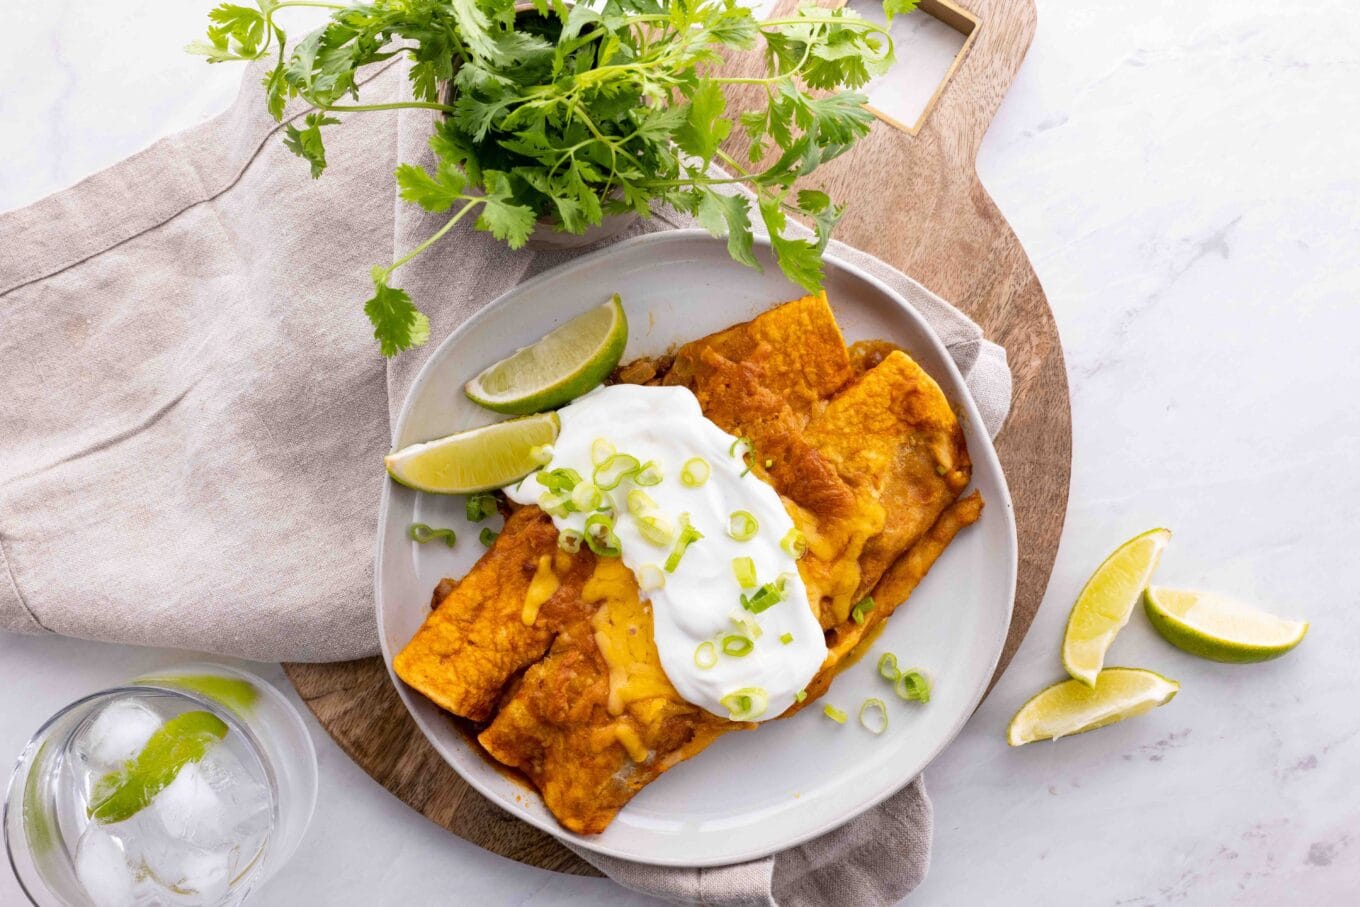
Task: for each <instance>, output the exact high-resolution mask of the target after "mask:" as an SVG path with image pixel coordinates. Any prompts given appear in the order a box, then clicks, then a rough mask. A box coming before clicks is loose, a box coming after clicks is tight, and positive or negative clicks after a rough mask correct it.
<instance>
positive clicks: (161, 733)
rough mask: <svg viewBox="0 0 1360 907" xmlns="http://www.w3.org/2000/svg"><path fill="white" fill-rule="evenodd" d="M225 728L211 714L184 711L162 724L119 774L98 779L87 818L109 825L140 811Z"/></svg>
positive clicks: (223, 731) (219, 719)
mask: <svg viewBox="0 0 1360 907" xmlns="http://www.w3.org/2000/svg"><path fill="white" fill-rule="evenodd" d="M225 736H227V725H226V722H224V721H223V720H222V719H221V718H218V717H217V716H216V715H214V714H213V713H212V712H197V711H196V712H185V713H184V714H182V715H177V716H176V717H174V718H171V719H170V720H169V721H167V722H165V724H163V725H161V726H160V727H159V728H158V729H157V730H156V732H155V733H154V734H152V735H151V739H149V740H147V742H146V746H144V747H142V751H141V752H140V753H138V754H137V757H136V758H135V759H133V760H132V761H131V762H129V763H128V764H127V766H126V767H125V768H124V769H123V770H122V771H117V772H110V773H109V774H107V775H105V776H104V777H102V778H100V779H99V781H98V782H97V783H96V784H95V786H94V791H93V792H92V793H91V794H90V817H91V818H92V819H94V820H95V821H96V822H100V823H102V824H105V825H108V824H110V823H113V822H122V821H124V820H125V819H130V818H132V817H133V816H135V815H136V814H137V813H139V812H141V811H142V809H144V808H145V807H146V806H147V804H149V803H150V802H151V800H152V798H154V797H155V796H156V794H158V793H160V792H161V791H162V790H164V789H165V788H166V787H167V786H169V784H170V782H172V781H174V780H175V776H176V775H178V774H179V770H180V769H182V768H184V766H186V765H188V764H189V763H190V762H197V761H198V760H200V759H202V758H203V754H204V753H206V752H207V751H208V747H210V746H212V745H213V744H214V743H216V742H217V741H219V740H221V739H222V738H223V737H225Z"/></svg>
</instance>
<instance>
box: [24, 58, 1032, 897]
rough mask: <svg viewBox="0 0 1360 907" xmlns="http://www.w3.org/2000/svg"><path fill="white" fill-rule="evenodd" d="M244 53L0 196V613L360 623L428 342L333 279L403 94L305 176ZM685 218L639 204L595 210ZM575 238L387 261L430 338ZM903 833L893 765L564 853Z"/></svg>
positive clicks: (97, 627) (840, 891) (236, 623)
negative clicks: (792, 808) (858, 810)
mask: <svg viewBox="0 0 1360 907" xmlns="http://www.w3.org/2000/svg"><path fill="white" fill-rule="evenodd" d="M404 66H405V63H404V61H402V60H400V59H397V60H393V61H392V62H389V63H388V64H386V65H385V66H383V67H380V68H375V69H374V70H373V71H372V72H371V73H370V74H369V76H368V78H367V80H366V82H365V83H364V85H363V89H362V90H363V94H364V99H365V100H366V101H382V100H385V99H396V98H397V97H399V96H400V95H401V94H402V92H403V89H404V85H405V78H404V72H403V67H404ZM258 75H259V73H258V72H252V73H249V74H248V75H247V76H246V77H245V79H244V82H243V85H244V87H243V90H242V93H241V96H240V97H239V98H238V99H237V101H236V102H235V103H234V104H233V105H232V106H231V108H229V109H228V110H227V111H226V112H225V113H224V114H222V115H221V116H219V117H217V118H216V119H214V120H212V121H210V122H208V123H205V124H203V125H202V126H199V127H197V128H195V129H192V130H189V131H187V132H184V133H181V134H179V135H175V136H171V137H170V138H168V139H165V140H163V141H161V142H159V143H157V144H156V145H155V146H153V147H151V148H150V149H148V150H146V151H144V152H142V153H140V154H137V155H135V156H134V157H132V158H129V159H128V160H126V161H123V162H122V163H120V164H118V165H116V166H114V167H112V168H110V169H108V170H105V171H103V172H102V173H99V174H96V175H95V176H93V177H91V178H89V179H87V180H85V181H84V182H82V183H80V184H79V185H77V186H75V187H74V188H72V189H69V190H67V191H65V192H61V193H58V194H57V195H54V196H52V197H50V198H47V199H45V200H43V201H41V202H38V203H37V204H35V205H32V206H30V207H28V208H24V209H21V210H18V211H14V212H10V213H7V214H4V215H0V320H2V323H3V330H0V383H2V385H3V387H4V393H3V394H0V628H3V629H7V630H11V631H18V632H51V633H62V634H69V635H72V636H82V637H87V638H92V639H103V640H109V641H115V642H128V643H140V644H148V645H161V646H174V647H183V648H193V649H200V650H206V651H212V652H221V653H224V654H230V655H236V656H241V657H245V658H255V659H261V660H296V661H327V660H338V659H346V658H354V657H358V656H364V655H370V654H372V653H374V652H376V651H377V649H378V643H377V631H376V627H375V624H374V618H373V605H372V587H373V586H372V576H371V573H370V571H371V569H372V568H371V564H372V546H373V534H374V527H373V519H374V515H375V514H376V513H377V505H378V499H379V496H380V493H381V489H382V483H383V481H385V479H384V477H383V474H382V470H381V469H377V468H375V464H377V463H378V461H379V458H380V456H381V455H382V454H383V453H385V452H386V451H387V450H388V448H389V445H390V443H391V426H392V423H393V420H394V418H395V414H396V412H397V409H398V407H399V406H400V404H401V401H402V399H403V397H404V396H405V394H406V390H407V388H408V387H409V386H410V384H411V381H412V379H413V377H414V375H415V373H416V371H417V370H418V369H419V367H420V365H421V364H422V362H423V361H424V356H425V355H428V351H429V349H431V348H433V345H434V344H431V345H430V347H427V348H425V349H424V350H417V351H414V352H410V353H407V354H405V355H403V356H401V357H398V358H397V359H395V360H391V361H387V362H385V361H384V360H382V359H381V358H379V357H378V355H377V353H376V349H375V346H374V342H373V339H372V337H371V336H370V328H369V325H368V323H367V321H366V319H365V318H364V316H363V314H362V312H361V311H360V307H359V305H358V303H359V302H360V301H361V300H363V299H364V298H366V297H367V295H368V292H369V284H368V277H367V268H368V266H369V265H371V264H379V263H384V262H387V261H390V260H392V259H393V257H394V255H397V254H400V253H402V252H404V251H406V250H408V249H409V248H411V247H412V246H413V245H415V244H416V243H417V242H419V241H420V240H422V239H423V238H424V237H426V236H428V235H429V233H430V231H431V229H432V227H431V218H430V216H429V215H427V214H425V213H424V212H422V211H420V210H419V209H416V208H414V207H412V206H409V205H407V204H405V203H403V202H402V201H401V200H400V199H398V198H397V197H396V193H395V192H394V191H393V183H392V180H391V177H390V174H391V172H392V170H393V169H394V168H395V166H396V164H397V163H398V162H399V161H411V162H416V163H422V162H428V151H427V149H426V147H425V139H426V137H427V136H428V133H429V128H430V122H431V121H430V118H429V115H428V114H427V113H425V112H411V111H402V112H401V113H400V114H396V113H391V112H383V113H367V114H364V115H362V116H352V117H349V118H348V122H346V123H345V124H344V125H343V126H342V127H340V128H333V129H332V130H331V131H330V132H329V133H328V137H327V148H328V152H329V154H328V157H329V163H330V167H329V169H328V171H327V173H326V174H325V176H324V177H323V178H322V179H320V180H316V181H313V180H311V179H309V178H308V174H307V168H306V166H305V165H303V164H302V163H301V162H300V161H297V160H296V159H294V158H293V157H292V155H291V154H290V153H289V152H287V151H286V150H285V149H284V148H283V147H282V144H281V143H280V142H279V141H278V136H277V133H278V132H279V127H278V125H277V124H276V123H274V122H273V121H272V120H271V119H270V118H269V117H268V115H267V114H266V112H265V109H264V104H263V102H262V98H261V97H260V92H259V88H258V85H259V79H258V78H257V77H258ZM300 112H301V111H300V110H297V109H290V110H289V111H288V113H287V116H288V117H290V118H291V117H295V116H296V115H297V114H298V113H300ZM687 225H688V222H686V221H684V220H682V219H678V218H675V217H673V216H672V217H664V216H662V217H658V218H656V219H653V220H645V221H640V222H639V223H638V224H636V225H634V226H633V227H631V228H630V229H629V230H628V231H626V232H624V233H623V234H622V235H623V236H629V235H636V234H638V233H641V232H647V231H651V230H656V229H664V228H667V227H675V226H687ZM464 226H467V227H470V225H460V227H464ZM830 252H831V254H832V255H835V256H838V257H840V258H843V259H846V260H848V261H850V262H852V263H854V264H856V265H858V266H860V267H862V268H864V269H866V270H868V271H870V272H871V273H873V274H875V275H876V276H877V277H879V278H880V279H882V280H883V281H884V282H886V283H887V284H888V285H890V286H892V287H893V288H894V289H896V290H897V291H898V292H900V293H901V294H902V295H903V296H904V297H905V298H906V299H907V300H908V301H909V302H910V303H911V304H912V305H914V306H916V307H917V309H918V310H919V311H920V312H921V313H922V315H924V316H925V317H926V318H927V320H929V321H930V323H931V324H932V325H933V326H934V328H935V330H936V331H937V332H938V333H939V334H940V336H941V338H942V339H943V340H944V342H945V345H946V346H947V347H948V349H949V351H950V353H951V355H952V356H953V357H954V359H955V361H956V362H957V363H958V365H959V368H960V370H961V371H962V372H963V374H964V375H965V377H966V379H967V382H968V387H969V389H970V391H971V392H972V393H973V395H974V397H975V398H976V400H977V402H978V404H979V408H980V409H981V412H982V415H983V419H984V422H985V423H986V426H987V428H988V430H989V431H991V432H992V433H993V434H994V433H995V432H996V431H997V430H998V429H999V428H1000V425H1001V422H1002V421H1003V420H1004V418H1005V415H1006V412H1007V410H1008V408H1009V404H1010V372H1009V370H1008V368H1007V366H1006V358H1005V352H1004V351H1003V350H1002V349H1001V348H1000V347H998V346H996V345H995V344H992V343H990V342H988V341H986V340H985V339H983V337H982V332H981V330H980V329H979V328H978V326H977V325H976V324H974V323H973V322H972V321H970V320H969V319H968V318H966V317H965V316H964V315H963V314H962V313H960V312H959V311H958V310H957V309H954V308H953V307H952V306H950V305H949V304H948V303H946V302H944V301H943V300H941V299H940V298H939V297H937V296H935V295H933V294H932V293H930V292H929V291H928V290H926V289H925V288H923V287H921V286H920V285H919V284H916V283H914V282H913V281H912V280H910V279H909V278H907V277H905V276H904V275H902V274H901V273H900V272H898V271H896V270H894V269H892V268H890V267H889V266H887V265H885V264H883V263H882V262H879V261H877V260H876V259H873V258H871V257H870V256H867V255H865V254H863V253H861V252H858V251H856V250H854V249H850V248H847V247H845V246H843V245H839V244H834V243H833V245H832V247H831V249H830ZM579 254H580V252H579V250H566V251H563V250H558V251H543V250H539V251H531V250H521V251H518V252H511V251H509V250H508V249H506V248H505V247H504V246H503V245H501V244H500V243H498V242H497V241H495V240H494V239H493V238H492V237H490V236H489V235H487V234H484V233H477V232H474V231H472V230H471V229H470V228H469V229H459V230H458V231H457V232H455V233H452V234H450V235H449V236H448V237H446V238H445V239H444V240H443V241H442V243H441V244H440V245H439V246H437V247H435V248H434V249H433V250H432V251H431V253H427V254H425V255H423V256H421V257H419V258H417V259H416V260H415V261H414V262H412V263H411V264H410V265H408V266H407V267H405V268H403V270H402V271H400V272H399V283H400V285H402V286H404V287H406V288H407V289H408V290H410V291H411V293H412V295H413V296H414V297H415V298H416V299H417V300H418V301H419V303H420V304H421V306H422V307H423V308H424V310H425V311H426V312H427V313H428V314H429V316H430V320H431V325H432V331H431V333H432V336H433V337H435V338H439V337H442V336H445V335H446V334H447V333H448V332H449V331H451V330H452V329H453V328H454V327H456V326H457V325H458V324H460V323H461V322H462V321H463V320H464V319H466V318H467V317H468V316H469V315H471V314H472V313H473V312H474V311H476V310H477V309H478V308H479V307H481V306H482V305H485V304H486V303H487V302H488V301H490V300H492V299H494V298H495V297H496V296H498V295H500V294H501V293H503V292H504V291H506V290H508V289H510V288H511V287H513V286H515V285H516V284H518V283H520V282H521V281H523V280H524V279H525V278H527V277H529V276H531V275H533V274H535V273H538V272H540V271H543V270H545V269H547V268H550V267H552V266H554V265H556V264H559V263H561V262H563V261H566V260H568V259H570V258H572V257H575V256H576V255H579ZM930 832H931V817H930V804H929V801H928V800H927V798H926V796H925V791H924V787H923V786H922V784H921V781H920V779H917V780H916V781H914V782H913V783H912V784H910V785H908V786H907V787H905V788H904V789H903V790H902V791H900V792H899V793H898V794H896V795H895V796H894V797H893V798H891V799H889V800H888V801H886V802H885V803H884V804H882V805H880V806H879V807H877V808H875V809H873V810H870V811H869V812H868V813H866V814H865V815H864V816H862V817H860V818H859V819H857V820H855V821H854V822H851V823H849V824H848V825H846V826H844V827H843V828H841V829H839V830H837V831H835V832H832V833H831V834H828V835H826V836H824V837H822V838H820V839H817V840H815V841H813V842H810V843H808V844H805V845H803V846H802V847H798V848H795V849H793V850H791V851H789V852H786V853H781V854H779V855H777V856H775V857H771V858H767V859H765V860H757V861H754V862H751V863H746V864H742V865H739V866H730V867H725V868H721V869H709V870H686V869H668V868H660V867H654V866H643V865H639V864H632V863H627V862H622V861H617V860H609V859H604V858H601V857H599V856H596V855H591V854H585V856H586V857H587V859H590V860H591V861H592V862H594V863H595V864H596V865H597V866H599V867H600V868H601V869H602V870H604V871H605V872H607V873H609V874H610V875H612V876H614V877H615V878H616V879H618V880H619V881H620V882H621V883H623V884H625V885H628V886H629V887H632V888H635V889H637V890H639V891H644V892H648V893H651V894H654V895H658V896H661V897H667V898H670V899H673V900H677V901H681V902H703V903H709V904H768V903H773V902H775V901H778V902H779V903H781V904H820V903H832V902H834V903H847V904H848V903H861V904H881V903H889V902H891V901H893V900H895V899H897V898H899V897H901V896H902V895H904V894H905V893H906V892H907V891H909V890H910V889H911V888H912V887H913V886H914V885H915V884H916V882H917V881H919V880H920V878H921V877H922V876H923V875H924V872H925V868H926V866H927V864H928V860H929V852H930Z"/></svg>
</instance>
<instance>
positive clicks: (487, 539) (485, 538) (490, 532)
mask: <svg viewBox="0 0 1360 907" xmlns="http://www.w3.org/2000/svg"><path fill="white" fill-rule="evenodd" d="M498 535H500V533H499V532H497V531H496V530H494V529H492V528H491V527H490V526H486V527H484V528H483V529H482V534H481V535H479V536H477V538H478V540H479V541H480V542H481V543H482V544H483V545H485V546H486V547H488V548H490V547H491V546H492V545H494V544H495V543H496V536H498Z"/></svg>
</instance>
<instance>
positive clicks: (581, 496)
mask: <svg viewBox="0 0 1360 907" xmlns="http://www.w3.org/2000/svg"><path fill="white" fill-rule="evenodd" d="M603 500H604V492H602V491H600V489H598V488H596V487H595V483H594V482H580V483H578V484H577V485H576V487H575V488H573V489H572V490H571V504H572V506H573V507H575V508H576V509H577V510H578V511H579V512H581V513H589V512H590V511H592V510H597V509H599V506H600V502H601V501H603Z"/></svg>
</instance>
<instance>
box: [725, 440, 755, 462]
mask: <svg viewBox="0 0 1360 907" xmlns="http://www.w3.org/2000/svg"><path fill="white" fill-rule="evenodd" d="M737 448H741V450H740V452H738V450H737ZM752 450H755V445H754V444H752V443H751V439H750V438H748V437H746V436H745V435H742V436H741V437H740V438H738V439H737V440H735V441H733V442H732V446H731V447H729V448H727V452H728V453H729V454H731V455H732V456H734V457H744V456H746V455H747V454H748V453H750V452H751V451H752Z"/></svg>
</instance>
